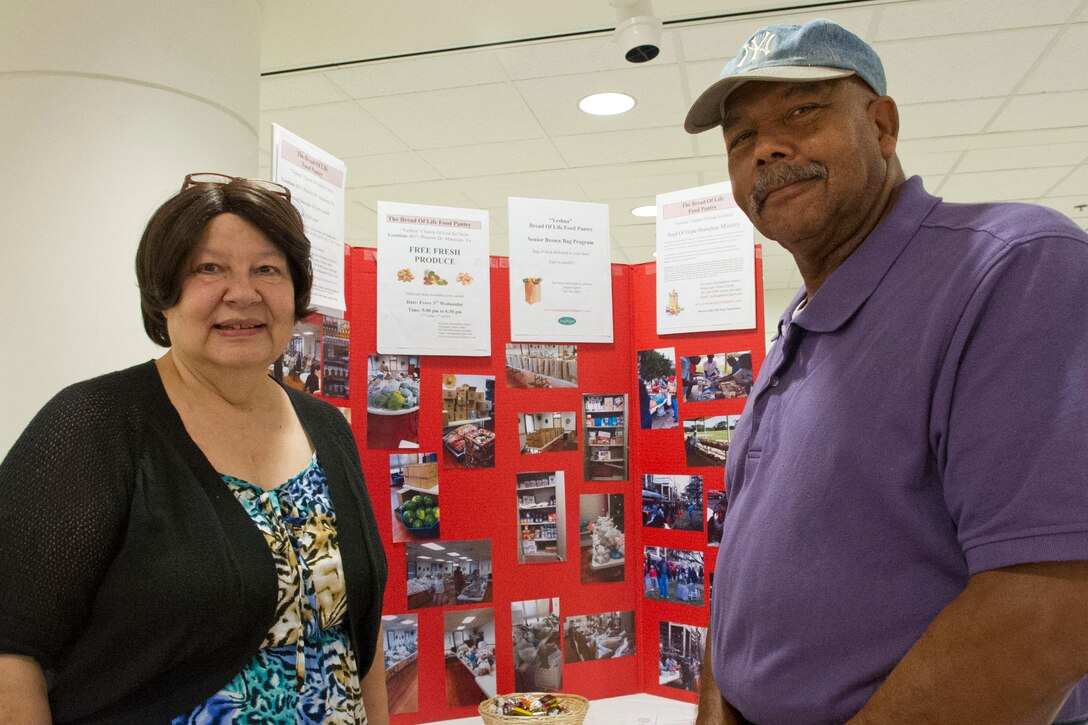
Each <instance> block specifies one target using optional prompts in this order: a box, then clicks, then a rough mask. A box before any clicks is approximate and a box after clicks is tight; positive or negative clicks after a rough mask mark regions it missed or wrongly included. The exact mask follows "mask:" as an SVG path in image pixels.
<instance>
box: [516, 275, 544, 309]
mask: <svg viewBox="0 0 1088 725" xmlns="http://www.w3.org/2000/svg"><path fill="white" fill-rule="evenodd" d="M540 279H541V278H540V277H526V278H525V279H523V280H521V281H522V282H523V283H524V284H525V304H527V305H535V304H536V303H537V302H540Z"/></svg>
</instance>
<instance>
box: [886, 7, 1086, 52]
mask: <svg viewBox="0 0 1088 725" xmlns="http://www.w3.org/2000/svg"><path fill="white" fill-rule="evenodd" d="M1078 1H1079V0H1031V2H1008V1H1007V0H972V1H971V2H964V1H963V0H928V1H923V2H918V1H917V0H915V2H910V3H900V4H889V5H887V6H885V7H884V8H882V11H881V14H880V21H879V24H878V26H877V29H876V33H875V36H874V37H873V38H872V39H873V40H875V41H877V42H879V41H882V40H899V39H902V38H925V37H932V36H935V35H954V34H957V33H961V32H963V31H964V30H970V31H971V32H975V33H988V32H991V31H994V30H1009V29H1013V28H1027V27H1032V26H1038V25H1061V24H1062V23H1064V22H1065V21H1066V20H1068V19H1069V17H1070V15H1071V14H1072V12H1073V11H1074V10H1075V9H1076V7H1077V3H1078Z"/></svg>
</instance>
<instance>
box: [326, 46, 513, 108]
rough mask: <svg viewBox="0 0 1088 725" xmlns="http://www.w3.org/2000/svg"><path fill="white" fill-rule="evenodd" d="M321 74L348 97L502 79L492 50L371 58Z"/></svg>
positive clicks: (430, 88)
mask: <svg viewBox="0 0 1088 725" xmlns="http://www.w3.org/2000/svg"><path fill="white" fill-rule="evenodd" d="M325 75H326V76H327V77H328V78H329V80H330V81H331V82H332V83H333V84H335V85H336V86H337V87H338V88H341V89H342V92H343V93H346V94H347V95H348V96H350V97H351V98H373V97H375V96H398V95H402V94H405V93H424V92H426V91H438V90H442V89H444V88H457V87H460V86H478V85H482V84H486V83H502V82H503V81H505V80H506V73H505V72H504V71H503V68H502V66H501V65H500V64H499V61H498V58H497V57H496V55H495V52H494V51H466V52H463V53H443V54H440V55H428V56H421V57H416V58H397V59H393V60H383V61H374V62H371V63H364V64H360V65H356V66H349V67H345V68H338V69H335V70H331V71H326V73H325Z"/></svg>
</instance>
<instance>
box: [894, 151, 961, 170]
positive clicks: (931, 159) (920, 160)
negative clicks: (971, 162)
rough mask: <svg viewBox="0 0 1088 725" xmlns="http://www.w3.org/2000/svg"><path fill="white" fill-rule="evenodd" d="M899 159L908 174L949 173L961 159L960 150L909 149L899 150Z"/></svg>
mask: <svg viewBox="0 0 1088 725" xmlns="http://www.w3.org/2000/svg"><path fill="white" fill-rule="evenodd" d="M896 153H897V154H898V156H899V161H900V162H902V164H903V171H905V172H906V174H907V176H911V175H913V174H920V175H922V176H929V175H930V174H942V175H943V174H947V173H948V172H949V171H951V170H952V167H953V166H954V165H955V163H956V161H958V160H959V158H960V156H961V155H962V152H960V151H937V152H933V153H926V152H912V151H909V150H901V149H900V150H897V151H896Z"/></svg>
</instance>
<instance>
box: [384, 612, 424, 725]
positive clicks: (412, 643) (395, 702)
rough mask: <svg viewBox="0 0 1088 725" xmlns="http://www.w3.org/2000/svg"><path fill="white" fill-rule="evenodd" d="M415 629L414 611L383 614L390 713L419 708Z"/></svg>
mask: <svg viewBox="0 0 1088 725" xmlns="http://www.w3.org/2000/svg"><path fill="white" fill-rule="evenodd" d="M418 632H419V619H418V618H417V617H416V615H414V614H385V615H383V616H382V649H383V650H384V651H385V688H386V690H388V692H389V712H390V713H392V714H396V713H400V712H415V711H416V710H418V709H419V667H418V666H417V662H416V640H417V635H418Z"/></svg>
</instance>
